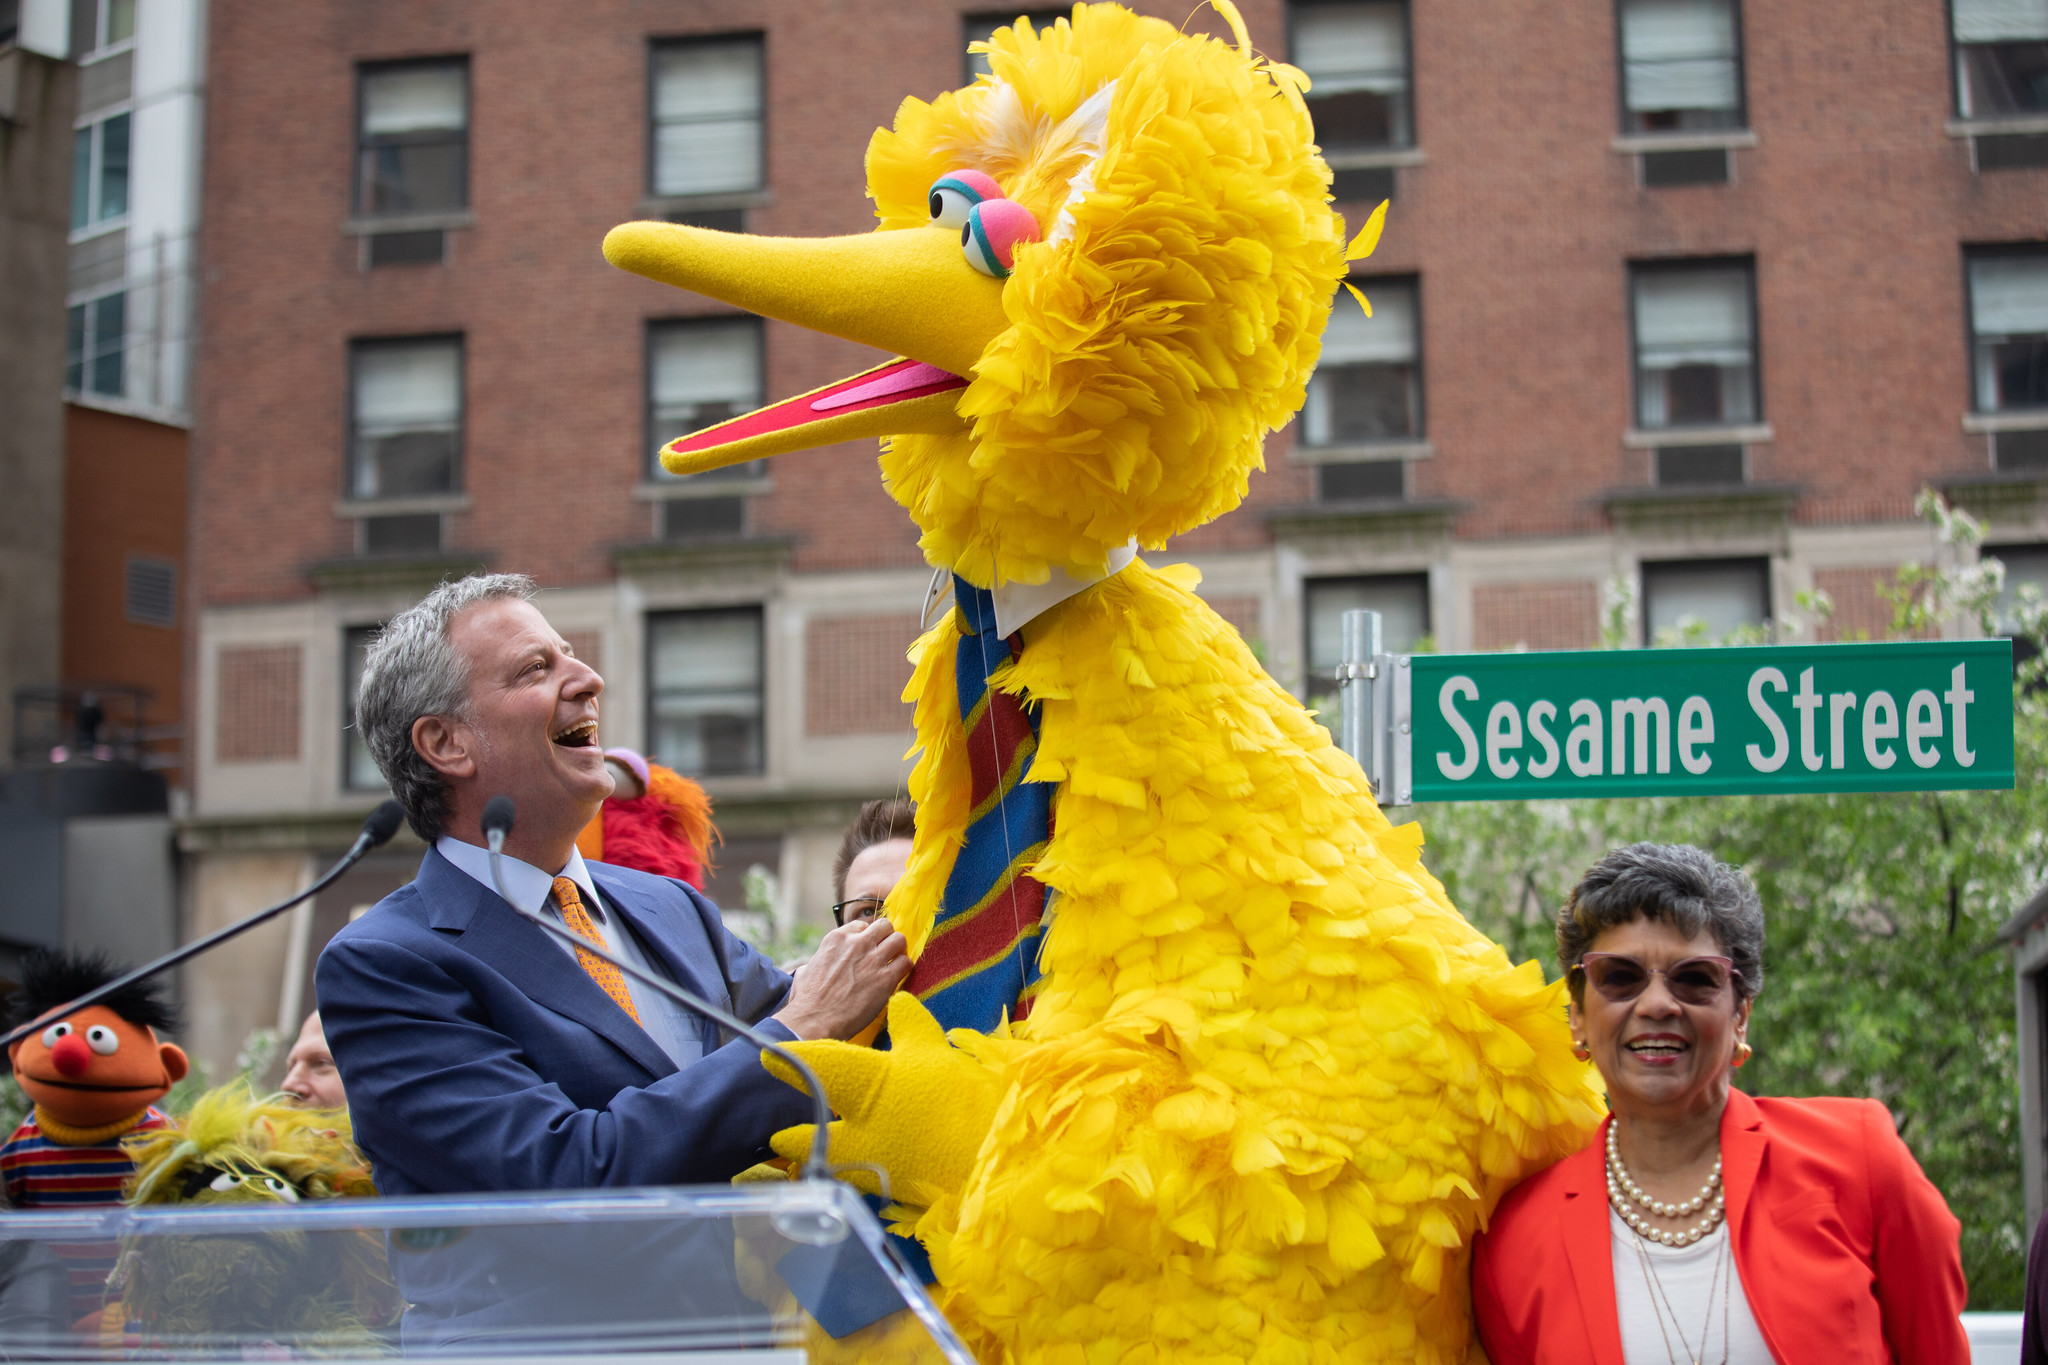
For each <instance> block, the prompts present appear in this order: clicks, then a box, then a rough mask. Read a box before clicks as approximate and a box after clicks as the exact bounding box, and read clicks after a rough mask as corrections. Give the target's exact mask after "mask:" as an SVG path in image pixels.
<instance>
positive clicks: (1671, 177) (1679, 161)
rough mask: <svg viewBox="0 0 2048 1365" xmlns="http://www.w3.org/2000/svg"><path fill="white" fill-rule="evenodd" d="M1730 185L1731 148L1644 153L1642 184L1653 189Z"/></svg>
mask: <svg viewBox="0 0 2048 1365" xmlns="http://www.w3.org/2000/svg"><path fill="white" fill-rule="evenodd" d="M1727 183H1728V149H1727V148H1725V147H1706V148H1702V149H1699V150H1696V151H1683V152H1645V153H1643V184H1644V186H1645V187H1647V188H1650V189H1661V188H1663V187H1665V186H1668V185H1725V184H1727Z"/></svg>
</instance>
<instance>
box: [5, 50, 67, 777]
mask: <svg viewBox="0 0 2048 1365" xmlns="http://www.w3.org/2000/svg"><path fill="white" fill-rule="evenodd" d="M28 17H29V16H27V15H25V16H24V19H25V21H26V19H27V18H28ZM77 98H78V70H77V68H76V67H74V66H72V65H71V64H70V63H69V62H63V61H57V60H54V59H52V58H50V57H46V56H43V55H42V54H40V53H37V52H32V51H29V50H28V49H26V48H23V47H14V48H11V49H7V50H4V51H0V489H5V490H6V494H5V496H6V503H7V515H6V516H5V517H4V518H0V764H5V763H6V762H8V761H9V756H10V755H11V753H12V751H13V745H14V719H13V711H12V706H11V700H12V697H13V694H14V690H15V689H16V688H18V687H24V686H31V685H35V684H46V683H54V682H56V681H57V662H58V620H59V612H60V601H59V595H58V584H59V582H60V578H59V575H60V573H61V570H62V555H63V548H64V547H63V524H64V517H63V498H64V405H63V397H62V394H63V385H64V279H65V270H66V261H67V257H66V247H65V238H66V235H67V233H68V231H69V229H70V213H71V119H72V111H73V109H74V108H75V107H76V104H77Z"/></svg>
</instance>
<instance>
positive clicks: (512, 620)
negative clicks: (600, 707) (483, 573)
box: [448, 598, 612, 830]
mask: <svg viewBox="0 0 2048 1365" xmlns="http://www.w3.org/2000/svg"><path fill="white" fill-rule="evenodd" d="M448 641H449V643H450V644H451V645H452V646H454V648H455V650H456V652H457V653H458V654H460V655H461V656H462V657H463V659H464V660H465V661H466V663H467V664H468V668H469V711H468V714H467V715H466V716H464V717H463V718H462V719H461V720H460V721H459V722H458V728H459V729H461V730H465V731H467V732H469V733H470V734H471V735H473V736H474V738H475V744H474V747H473V749H472V751H471V754H470V757H471V759H472V761H473V762H474V763H475V765H476V777H477V780H478V784H479V785H478V789H479V790H481V791H483V792H484V793H486V794H494V793H497V792H504V793H507V794H509V795H512V796H513V797H514V798H515V799H516V800H517V802H518V804H519V823H520V824H521V826H524V827H527V828H540V827H549V828H552V827H555V826H557V825H563V826H566V827H568V828H570V829H571V830H574V829H577V828H581V826H582V824H583V823H584V822H586V821H588V820H589V818H590V815H591V813H592V812H593V811H594V810H595V809H596V807H597V805H598V803H600V802H602V801H603V800H604V799H605V797H607V796H609V795H611V791H612V778H611V774H610V773H609V772H607V771H606V770H605V765H604V750H603V748H602V747H601V746H600V745H599V743H598V738H597V699H598V694H599V693H601V692H603V691H604V679H603V678H601V677H599V676H598V675H597V671H596V670H595V669H593V668H591V667H590V665H588V664H586V663H584V662H583V661H582V660H580V659H578V658H577V657H576V656H575V655H574V654H573V653H571V652H570V649H569V646H568V644H567V642H565V641H564V640H563V639H562V637H561V636H560V635H558V634H556V633H555V630H554V627H552V626H550V625H549V624H548V623H547V618H546V617H544V616H542V615H541V614H540V611H539V610H538V609H537V608H535V607H534V605H533V604H532V603H530V602H525V601H520V600H517V599H511V598H501V599H497V600H494V601H489V602H483V603H480V604H478V605H477V606H474V607H471V608H470V609H469V610H468V611H465V612H463V613H462V614H461V615H460V616H458V617H456V618H455V620H454V621H453V622H452V623H450V625H449V628H448Z"/></svg>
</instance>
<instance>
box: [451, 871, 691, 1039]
mask: <svg viewBox="0 0 2048 1365" xmlns="http://www.w3.org/2000/svg"><path fill="white" fill-rule="evenodd" d="M434 849H435V851H436V852H438V853H439V854H440V855H441V856H442V857H443V858H446V859H447V860H448V861H449V862H451V863H453V864H454V865H455V866H456V868H457V869H458V870H459V871H462V872H466V873H468V874H469V875H470V876H471V877H473V878H475V879H476V880H477V881H479V882H481V883H483V885H484V886H485V887H486V888H487V889H488V890H490V891H491V892H492V893H493V894H496V892H497V890H498V887H497V884H496V883H495V882H493V881H492V880H491V852H490V850H489V849H486V848H479V847H478V846H477V845H475V844H467V843H464V842H463V841H462V840H460V839H457V838H455V837H454V836H453V835H450V834H444V835H442V836H441V837H440V838H438V839H436V840H435V841H434ZM500 861H501V862H502V863H503V865H504V873H505V889H506V890H507V891H510V892H511V893H512V894H513V895H514V896H516V897H518V904H519V905H520V906H521V907H522V908H524V909H527V910H535V911H538V912H539V913H541V914H543V915H546V916H547V917H548V918H549V919H551V920H554V921H555V922H556V923H557V924H560V923H561V922H562V910H561V907H560V906H558V905H556V904H555V901H554V891H555V878H556V877H557V876H562V877H567V878H568V879H569V880H570V881H572V882H574V883H576V889H577V890H578V891H579V892H581V893H582V896H583V908H584V909H586V910H588V911H589V912H590V922H591V924H592V926H593V927H595V928H596V930H597V934H598V937H599V938H600V939H602V940H603V941H604V946H605V947H606V948H607V949H609V950H610V951H611V952H612V953H613V954H614V955H615V956H617V957H618V958H620V959H621V960H623V961H626V962H630V963H632V964H633V965H634V966H635V967H638V968H640V969H641V970H642V971H648V972H653V973H654V974H655V975H656V976H665V975H667V973H666V972H664V971H663V970H662V969H661V968H660V967H659V966H658V965H656V964H654V963H652V962H649V961H648V960H647V955H646V954H645V953H643V952H642V951H640V943H639V941H638V940H637V939H635V938H634V937H633V935H632V934H630V933H627V932H626V931H625V929H624V928H623V927H622V926H621V925H620V924H618V922H617V921H616V920H615V919H614V918H613V917H612V916H611V915H609V914H606V913H605V907H604V897H602V896H600V895H598V894H597V883H596V882H593V881H592V880H590V869H588V868H586V867H585V866H584V865H583V855H582V853H580V852H578V851H577V850H576V849H575V848H573V847H572V848H570V850H569V861H568V862H566V863H564V864H563V865H562V870H561V871H560V872H559V873H551V872H543V871H542V870H541V869H539V868H537V867H535V866H534V865H533V864H532V863H523V862H521V861H519V859H517V858H515V857H513V856H512V855H511V854H509V853H507V854H501V855H500ZM548 940H549V941H550V942H552V943H553V944H554V945H555V946H556V947H558V948H560V949H561V950H562V951H563V952H565V953H567V954H568V955H569V957H570V958H571V960H574V959H575V957H576V949H575V946H574V945H573V944H569V943H566V942H564V941H563V940H561V939H558V938H556V937H555V936H554V935H553V934H549V935H548ZM621 975H624V973H621ZM626 991H627V993H628V994H630V995H631V996H632V997H633V1006H634V1008H635V1009H637V1010H638V1011H639V1012H640V1027H641V1028H642V1029H643V1030H645V1031H646V1034H647V1036H648V1037H649V1038H652V1039H653V1040H654V1045H655V1046H656V1047H658V1048H660V1049H661V1050H662V1051H663V1052H666V1053H667V1054H668V1059H669V1060H670V1061H672V1062H674V1063H675V1064H676V1068H677V1070H681V1069H682V1068H683V1067H686V1066H688V1065H689V1064H690V1063H691V1062H694V1061H696V1060H697V1059H698V1058H700V1057H702V1056H703V1055H704V1038H703V1035H702V1034H700V1033H699V1032H698V1031H697V1023H696V1020H695V1017H694V1016H693V1015H690V1014H689V1013H688V1012H687V1011H685V1010H684V1008H683V1007H682V1006H681V1005H678V1004H676V1003H675V1002H674V1001H673V1000H670V999H669V998H668V997H667V996H665V995H663V994H662V993H661V992H659V991H657V990H654V989H652V988H651V987H649V986H648V985H647V984H646V983H645V982H641V981H635V980H634V979H633V978H632V977H630V976H628V977H626Z"/></svg>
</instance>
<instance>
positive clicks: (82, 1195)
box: [0, 953, 187, 1319]
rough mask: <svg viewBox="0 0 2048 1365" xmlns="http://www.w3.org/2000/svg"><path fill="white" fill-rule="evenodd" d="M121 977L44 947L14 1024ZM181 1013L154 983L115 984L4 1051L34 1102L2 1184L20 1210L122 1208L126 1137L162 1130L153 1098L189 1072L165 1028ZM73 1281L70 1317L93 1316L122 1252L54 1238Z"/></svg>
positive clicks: (2, 1162)
mask: <svg viewBox="0 0 2048 1365" xmlns="http://www.w3.org/2000/svg"><path fill="white" fill-rule="evenodd" d="M118 975H120V971H119V969H117V968H116V967H115V966H114V965H113V964H112V963H110V962H108V961H107V959H106V958H105V957H102V956H99V955H97V954H75V953H36V954H33V955H31V956H30V957H29V958H28V959H27V961H26V962H25V963H24V964H23V967H22V980H21V988H20V990H19V991H18V992H17V993H16V995H15V998H14V1000H13V1002H12V1006H13V1008H12V1010H11V1011H10V1018H9V1020H8V1023H9V1025H10V1026H13V1025H18V1024H23V1023H27V1022H28V1021H29V1020H32V1019H37V1018H40V1017H41V1016H43V1015H44V1014H46V1013H48V1012H49V1011H51V1010H54V1009H57V1008H58V1007H59V1006H62V1005H64V1004H66V1003H68V1002H70V1001H72V1000H76V999H77V998H78V997H79V996H81V995H84V994H85V993H86V992H87V991H90V990H94V989H97V988H98V987H100V986H104V985H106V984H107V983H108V982H109V981H112V980H113V979H114V978H115V977H116V976H118ZM176 1027H177V1015H176V1013H175V1012H174V1011H173V1010H172V1008H171V1006H170V1004H169V1003H168V1002H167V1001H166V1000H165V999H164V998H163V995H162V992H161V988H160V987H159V986H158V985H157V983H156V982H154V981H150V980H145V981H138V982H136V983H135V984H133V985H131V986H128V987H125V988H123V989H122V990H119V991H116V992H115V993H114V994H113V995H111V996H109V997H107V999H106V1000H104V1001H102V1002H101V1003H100V1004H97V1005H92V1006H89V1007H88V1008H86V1009H82V1010H77V1011H73V1012H70V1013H66V1014H62V1015H59V1016H57V1017H56V1018H54V1019H52V1020H51V1021H50V1022H49V1023H48V1024H47V1025H45V1026H44V1027H43V1029H42V1030H41V1031H40V1032H37V1033H31V1034H30V1035H28V1036H27V1037H26V1038H23V1039H21V1040H20V1041H19V1042H17V1043H15V1044H14V1046H13V1047H11V1048H9V1049H8V1050H7V1059H8V1062H9V1063H10V1064H11V1065H12V1066H13V1068H14V1079H15V1081H16V1082H17V1083H18V1084H19V1085H20V1086H21V1088H22V1091H23V1093H25V1094H26V1095H27V1096H28V1098H29V1099H30V1100H32V1101H33V1102H34V1105H35V1108H34V1109H33V1110H32V1111H31V1112H30V1114H29V1116H28V1118H27V1119H26V1120H24V1121H23V1122H22V1124H21V1126H20V1127H18V1128H16V1129H15V1130H14V1134H13V1136H11V1137H9V1138H8V1139H7V1142H6V1143H5V1145H0V1180H4V1182H5V1184H6V1188H7V1199H8V1202H9V1203H11V1204H12V1205H13V1206H14V1207H15V1208H18V1209H75V1208H80V1207H86V1206H91V1205H97V1204H119V1203H120V1202H121V1200H122V1196H121V1189H122V1186H123V1185H124V1184H125V1183H126V1182H127V1180H128V1178H129V1177H130V1176H131V1175H133V1174H134V1171H135V1163H134V1161H133V1159H132V1158H131V1157H130V1156H129V1154H128V1152H127V1151H126V1150H125V1149H123V1147H122V1145H121V1143H122V1140H123V1139H124V1138H128V1137H132V1136H134V1135H137V1134H142V1133H149V1132H152V1131H154V1130H156V1129H159V1128H162V1127H164V1126H165V1125H166V1124H167V1123H168V1122H169V1120H168V1119H167V1118H166V1117H165V1116H164V1115H163V1114H162V1113H160V1112H159V1111H158V1110H157V1109H156V1107H155V1105H156V1101H157V1100H159V1099H162V1098H163V1095H164V1092H165V1091H167V1090H169V1089H170V1088H171V1086H172V1085H174V1084H175V1083H177V1082H178V1081H179V1080H182V1079H183V1078H184V1075H185V1072H186V1069H187V1063H186V1060H185V1053H184V1050H183V1049H181V1048H180V1047H179V1046H178V1045H177V1044H176V1043H167V1042H164V1041H163V1040H162V1039H160V1038H159V1037H158V1036H157V1034H158V1032H159V1031H160V1030H161V1031H169V1030H171V1029H174V1028H176ZM57 1250H58V1255H59V1256H61V1257H63V1258H64V1260H65V1263H66V1270H67V1272H68V1275H69V1279H70V1284H71V1303H72V1308H73V1310H74V1311H73V1314H72V1316H73V1318H74V1319H76V1318H82V1317H87V1316H93V1317H97V1315H98V1314H99V1311H100V1305H101V1299H102V1296H103V1294H104V1290H105V1285H106V1278H107V1272H108V1271H109V1270H111V1269H112V1268H113V1265H114V1258H115V1248H113V1247H112V1246H111V1245H103V1244H99V1243H88V1242H75V1243H63V1244H59V1245H58V1248H57Z"/></svg>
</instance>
